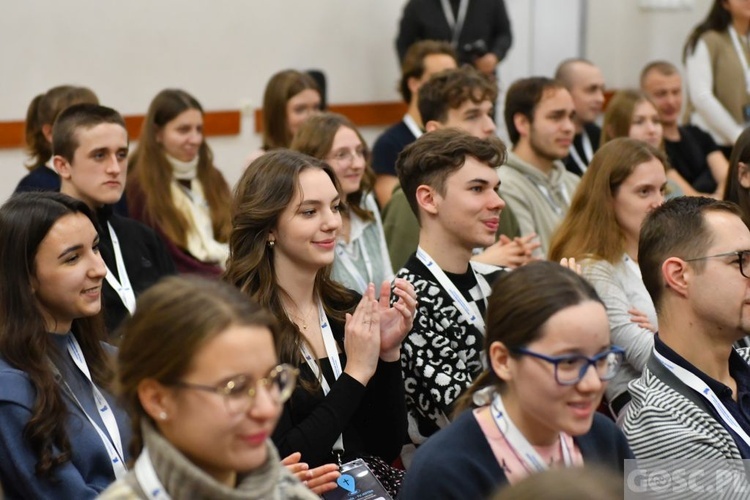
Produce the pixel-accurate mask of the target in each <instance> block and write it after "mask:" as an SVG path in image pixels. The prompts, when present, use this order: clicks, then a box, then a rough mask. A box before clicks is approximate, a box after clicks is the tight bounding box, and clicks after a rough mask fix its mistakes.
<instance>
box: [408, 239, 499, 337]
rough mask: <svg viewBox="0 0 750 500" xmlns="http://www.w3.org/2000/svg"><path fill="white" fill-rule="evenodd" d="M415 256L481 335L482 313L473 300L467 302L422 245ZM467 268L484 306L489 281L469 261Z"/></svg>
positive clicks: (488, 290) (482, 328) (488, 292)
mask: <svg viewBox="0 0 750 500" xmlns="http://www.w3.org/2000/svg"><path fill="white" fill-rule="evenodd" d="M417 258H418V259H419V260H420V261H421V262H422V264H424V265H425V267H426V268H427V270H428V271H430V272H431V273H432V275H433V276H434V277H435V279H436V280H437V281H438V283H440V286H442V287H443V290H445V291H446V292H447V293H448V295H450V296H451V298H452V299H453V304H454V305H455V306H456V309H458V311H459V312H460V313H461V316H463V317H464V319H465V320H466V321H468V322H469V323H471V324H472V325H474V326H475V327H476V328H477V329H478V330H479V331H480V332H482V335H484V329H485V327H484V318H482V314H481V313H480V312H479V308H478V307H477V305H476V304H475V303H473V302H472V303H469V302H467V301H466V299H465V298H464V296H463V295H462V294H461V292H459V291H458V288H456V285H455V284H453V282H452V281H451V280H450V279H449V278H448V276H446V274H445V272H443V270H442V269H440V266H438V265H437V264H436V263H435V261H434V260H432V257H430V255H429V254H428V253H427V252H425V251H424V250H423V249H422V247H417ZM469 269H471V271H472V272H473V273H474V278H475V279H476V280H477V284H478V285H479V288H480V290H481V292H482V300H484V306H485V308H486V307H487V297H488V296H489V295H490V292H491V291H492V289H491V287H490V285H489V283H487V280H486V279H484V276H482V275H480V274H477V272H476V271H475V270H474V268H473V267H472V265H471V262H469Z"/></svg>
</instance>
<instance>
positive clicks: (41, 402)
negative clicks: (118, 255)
mask: <svg viewBox="0 0 750 500" xmlns="http://www.w3.org/2000/svg"><path fill="white" fill-rule="evenodd" d="M78 213H81V214H83V215H85V216H86V217H88V219H89V220H90V221H91V223H92V224H93V225H94V227H97V224H96V222H95V219H94V216H93V214H92V213H91V211H90V210H89V208H88V207H87V206H86V205H85V204H84V203H83V202H81V201H78V200H74V199H73V198H70V197H68V196H66V195H63V194H59V193H52V192H45V193H20V194H18V195H15V196H13V197H12V198H11V199H10V200H8V201H7V202H6V203H5V204H4V205H3V206H2V207H1V208H0V276H2V277H3V279H1V280H0V355H2V357H3V358H4V359H5V361H6V362H8V364H10V365H11V366H13V367H15V368H17V369H19V370H22V371H23V372H25V373H26V375H27V376H28V377H29V380H30V382H31V385H32V386H33V388H34V392H35V393H36V399H35V401H34V408H33V409H32V414H31V418H30V419H29V421H28V422H27V423H26V425H25V426H24V428H23V438H24V439H25V440H26V441H27V442H28V444H29V447H30V448H31V450H32V451H33V452H34V455H35V456H36V458H37V463H36V472H37V474H39V475H41V476H51V475H52V473H53V469H54V468H55V467H57V466H59V465H61V464H64V463H65V462H67V461H69V460H70V457H71V443H70V436H68V433H67V432H66V430H65V422H66V420H67V418H66V417H67V414H68V410H67V407H66V405H65V402H64V400H63V394H62V390H61V388H60V386H59V384H58V382H57V381H56V380H55V375H54V373H53V370H52V368H51V366H50V360H51V359H54V358H55V353H56V349H55V346H54V344H53V339H52V334H51V333H49V332H48V331H47V326H46V323H45V320H44V313H43V311H44V306H43V305H42V304H41V303H40V302H39V300H38V299H37V297H36V295H35V294H34V292H33V291H32V280H33V278H34V276H35V274H36V255H37V252H38V250H39V246H40V244H41V243H42V240H44V238H45V237H46V236H47V233H49V231H50V229H51V228H52V226H54V225H55V223H56V222H57V221H58V220H60V219H61V218H62V217H64V216H66V215H70V214H78ZM71 329H72V332H73V335H74V336H75V338H76V339H77V340H78V343H79V344H80V346H81V350H82V351H83V355H84V358H85V359H86V364H87V365H88V367H89V370H90V371H91V376H92V378H93V381H94V383H95V384H96V385H97V386H98V387H100V388H103V389H108V388H109V385H110V382H111V368H110V366H109V364H108V359H107V356H106V354H105V352H104V350H103V349H102V346H101V341H102V340H103V339H104V338H105V327H104V321H103V318H102V313H101V312H100V313H99V314H97V315H95V316H92V317H86V318H78V319H75V320H73V323H72V328H71Z"/></svg>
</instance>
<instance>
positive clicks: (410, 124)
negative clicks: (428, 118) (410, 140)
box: [403, 113, 424, 139]
mask: <svg viewBox="0 0 750 500" xmlns="http://www.w3.org/2000/svg"><path fill="white" fill-rule="evenodd" d="M403 121H404V125H406V128H408V129H409V132H411V135H413V136H414V138H415V139H419V138H420V137H422V134H424V132H422V129H421V128H419V125H417V121H416V120H415V119H414V118H412V116H411V115H410V114H409V113H406V114H405V115H404V120H403Z"/></svg>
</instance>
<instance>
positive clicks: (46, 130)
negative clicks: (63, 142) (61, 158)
mask: <svg viewBox="0 0 750 500" xmlns="http://www.w3.org/2000/svg"><path fill="white" fill-rule="evenodd" d="M42 135H43V136H44V138H45V139H47V142H48V143H50V144H52V124H51V123H45V124H44V125H42Z"/></svg>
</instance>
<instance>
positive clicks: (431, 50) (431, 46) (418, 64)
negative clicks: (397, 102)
mask: <svg viewBox="0 0 750 500" xmlns="http://www.w3.org/2000/svg"><path fill="white" fill-rule="evenodd" d="M436 54H445V55H447V56H451V57H452V58H453V59H454V60H458V56H457V55H456V51H455V49H454V48H453V46H452V45H451V44H450V43H448V42H441V41H438V40H420V41H418V42H416V43H414V44H412V45H411V46H410V47H409V50H407V51H406V55H404V61H403V62H402V63H401V80H400V81H399V85H398V89H399V92H401V97H402V98H403V99H404V102H405V103H407V104H409V103H410V102H411V90H409V78H417V79H419V78H422V75H424V71H425V67H424V60H425V59H427V56H431V55H436Z"/></svg>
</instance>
